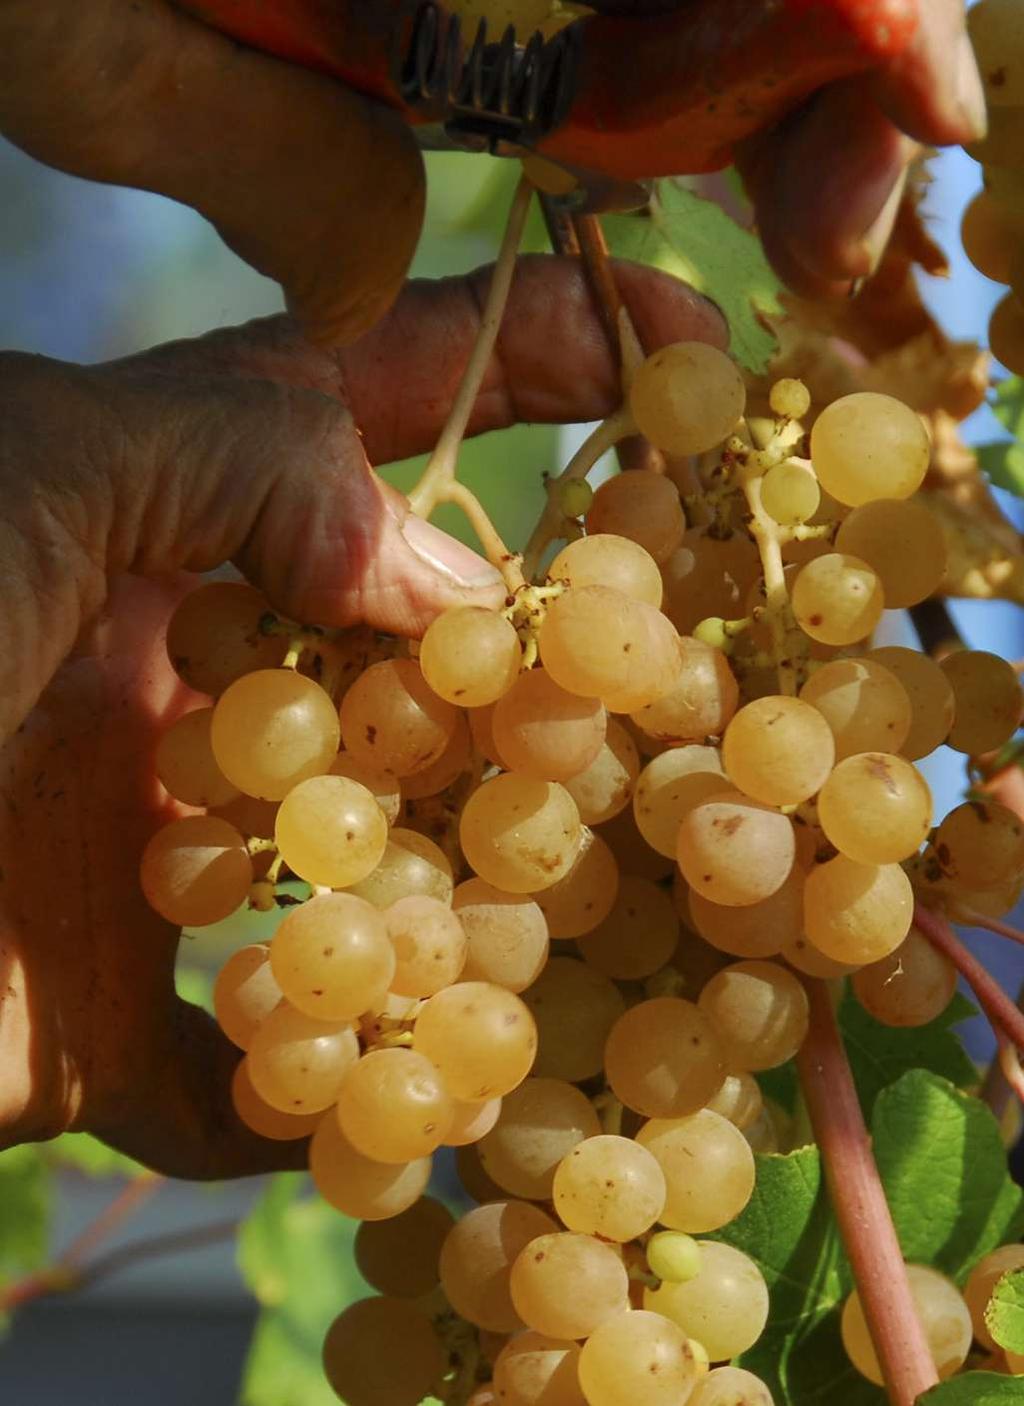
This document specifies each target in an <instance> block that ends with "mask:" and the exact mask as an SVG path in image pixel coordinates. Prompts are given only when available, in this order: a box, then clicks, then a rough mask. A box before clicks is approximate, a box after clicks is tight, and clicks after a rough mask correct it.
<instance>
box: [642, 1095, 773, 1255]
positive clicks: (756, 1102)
mask: <svg viewBox="0 0 1024 1406" xmlns="http://www.w3.org/2000/svg"><path fill="white" fill-rule="evenodd" d="M707 1107H708V1108H709V1109H710V1110H711V1112H712V1113H720V1114H721V1115H722V1117H723V1118H728V1120H729V1122H730V1123H732V1124H733V1126H734V1127H737V1128H739V1130H740V1132H743V1131H744V1130H745V1129H746V1128H749V1127H750V1126H751V1125H752V1124H753V1123H756V1121H757V1120H758V1118H760V1116H761V1114H762V1112H763V1111H764V1099H763V1097H762V1096H761V1086H760V1085H759V1084H758V1082H757V1080H756V1079H755V1078H754V1077H753V1075H752V1074H745V1073H744V1074H729V1075H727V1076H726V1080H725V1083H724V1084H723V1085H722V1087H721V1088H720V1089H719V1090H718V1093H717V1094H715V1095H714V1097H713V1098H710V1099H708V1102H707ZM662 1277H663V1278H664V1276H662Z"/></svg>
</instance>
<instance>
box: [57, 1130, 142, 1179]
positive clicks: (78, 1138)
mask: <svg viewBox="0 0 1024 1406" xmlns="http://www.w3.org/2000/svg"><path fill="white" fill-rule="evenodd" d="M40 1151H41V1152H42V1154H43V1156H44V1158H45V1159H46V1161H47V1162H53V1163H57V1164H58V1165H60V1166H64V1167H73V1168H74V1169H75V1171H76V1172H82V1173H83V1174H84V1175H85V1176H87V1177H116V1176H124V1177H135V1176H138V1175H139V1173H140V1172H142V1171H145V1168H144V1167H143V1166H142V1165H141V1164H140V1163H138V1162H135V1161H133V1159H132V1158H131V1157H126V1156H125V1155H124V1153H123V1152H115V1151H114V1149H113V1148H112V1147H108V1146H107V1144H106V1143H105V1142H100V1140H99V1138H95V1137H92V1136H91V1135H90V1134H89V1133H61V1135H60V1137H56V1138H54V1139H53V1141H52V1142H47V1143H44V1144H43V1146H42V1148H41V1149H40Z"/></svg>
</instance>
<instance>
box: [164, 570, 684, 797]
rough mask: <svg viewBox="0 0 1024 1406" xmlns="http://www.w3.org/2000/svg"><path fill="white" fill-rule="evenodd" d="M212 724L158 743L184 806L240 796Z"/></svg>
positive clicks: (172, 788) (205, 715)
mask: <svg viewBox="0 0 1024 1406" xmlns="http://www.w3.org/2000/svg"><path fill="white" fill-rule="evenodd" d="M659 579H660V578H659ZM212 721H213V709H212V708H196V709H194V711H193V712H191V713H185V714H183V716H182V717H180V718H179V719H178V721H177V722H176V723H174V724H173V725H172V726H171V727H170V728H168V730H167V731H166V732H165V733H164V735H163V736H162V737H161V738H160V741H159V743H158V744H157V749H156V757H155V759H154V764H153V769H154V771H155V772H156V774H157V776H158V777H159V778H160V780H161V781H162V782H163V785H164V788H165V790H167V791H168V792H169V793H170V795H172V796H173V797H174V798H175V800H178V801H184V802H185V804H186V805H190V806H222V805H226V804H227V803H228V801H233V800H234V799H235V797H236V796H237V795H238V794H239V791H238V787H237V786H233V785H232V784H231V782H230V781H229V780H228V779H227V777H226V776H225V775H224V773H223V772H222V771H221V769H220V767H219V766H218V765H217V760H216V758H215V757H214V755H213V748H212V747H211V745H210V724H211V722H212Z"/></svg>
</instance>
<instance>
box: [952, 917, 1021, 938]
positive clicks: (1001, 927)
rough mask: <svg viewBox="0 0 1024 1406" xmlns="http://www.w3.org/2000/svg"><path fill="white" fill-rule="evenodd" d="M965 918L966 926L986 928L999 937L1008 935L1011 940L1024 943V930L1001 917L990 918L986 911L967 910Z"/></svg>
mask: <svg viewBox="0 0 1024 1406" xmlns="http://www.w3.org/2000/svg"><path fill="white" fill-rule="evenodd" d="M963 919H964V926H965V927H970V928H984V929H985V930H986V932H994V933H995V934H996V935H997V936H998V937H1008V938H1009V939H1010V941H1011V942H1020V943H1024V932H1021V930H1020V928H1015V927H1012V926H1011V925H1010V924H1009V923H1004V922H1003V921H1002V920H1001V919H1000V918H988V917H986V916H985V914H984V913H970V912H965V913H964V915H963Z"/></svg>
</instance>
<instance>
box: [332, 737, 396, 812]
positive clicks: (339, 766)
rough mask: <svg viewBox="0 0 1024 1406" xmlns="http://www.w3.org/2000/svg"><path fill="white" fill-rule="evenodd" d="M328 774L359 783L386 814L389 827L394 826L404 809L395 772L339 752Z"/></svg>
mask: <svg viewBox="0 0 1024 1406" xmlns="http://www.w3.org/2000/svg"><path fill="white" fill-rule="evenodd" d="M328 774H329V775H330V776H347V777H348V779H349V780H350V781H358V782H359V785H360V786H365V787H366V789H367V790H368V791H369V792H370V794H371V795H372V796H373V798H374V800H375V801H376V802H377V804H378V805H379V806H380V808H381V810H382V811H383V812H384V819H385V820H386V821H387V822H388V824H389V825H394V823H395V821H396V820H397V819H398V812H399V811H400V810H401V809H402V783H401V782H400V781H399V779H398V777H397V776H396V775H395V774H394V772H393V771H387V770H386V769H385V768H384V767H378V766H371V765H370V764H369V763H367V762H362V761H360V760H359V758H358V757H353V756H352V754H351V753H350V752H339V753H338V755H337V756H336V757H335V759H334V761H333V762H332V763H331V770H330V772H329V773H328Z"/></svg>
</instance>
